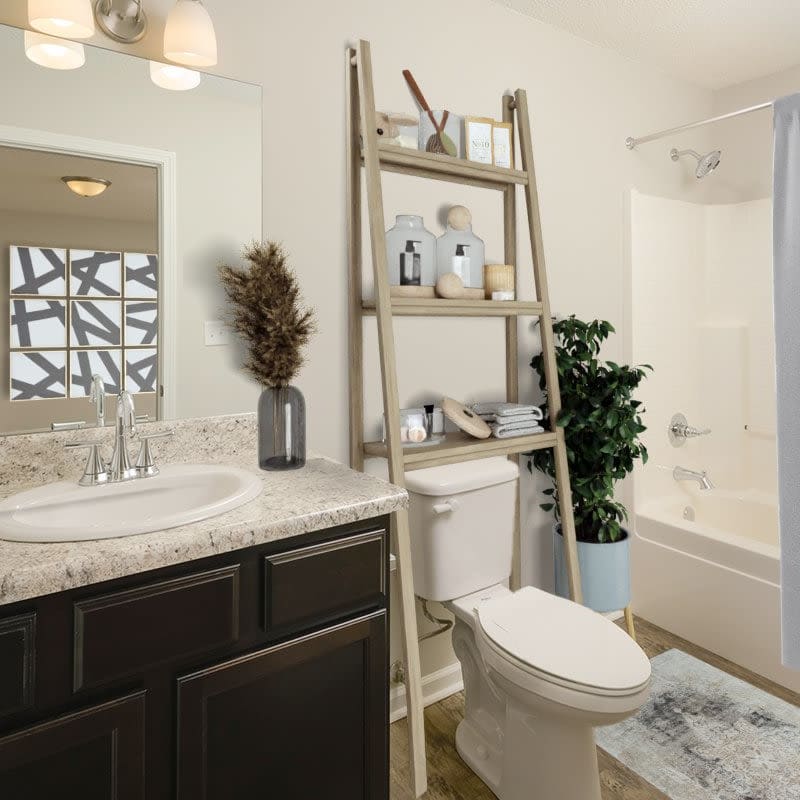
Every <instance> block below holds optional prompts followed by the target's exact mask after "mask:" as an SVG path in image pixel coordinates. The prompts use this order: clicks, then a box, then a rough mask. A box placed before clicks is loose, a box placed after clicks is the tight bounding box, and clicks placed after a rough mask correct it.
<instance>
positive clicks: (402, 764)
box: [391, 618, 800, 800]
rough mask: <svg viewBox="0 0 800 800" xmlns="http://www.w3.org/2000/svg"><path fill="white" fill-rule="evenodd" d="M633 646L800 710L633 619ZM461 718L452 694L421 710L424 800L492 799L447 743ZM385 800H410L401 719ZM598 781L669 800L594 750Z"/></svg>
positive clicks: (623, 797)
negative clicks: (705, 666)
mask: <svg viewBox="0 0 800 800" xmlns="http://www.w3.org/2000/svg"><path fill="white" fill-rule="evenodd" d="M636 632H637V636H638V640H639V644H640V645H641V646H642V648H643V649H644V651H645V652H646V653H647V655H648V656H649V657H650V658H652V657H653V656H656V655H658V654H659V653H663V652H664V651H665V650H669V649H670V648H673V647H674V648H677V649H679V650H683V651H684V652H685V653H689V654H690V655H693V656H695V657H696V658H699V659H702V660H703V661H706V662H708V663H709V664H712V665H713V666H715V667H718V668H719V669H721V670H724V671H725V672H729V673H730V674H731V675H735V676H736V677H738V678H742V679H743V680H745V681H747V682H748V683H752V684H753V685H754V686H758V687H759V688H761V689H764V690H765V691H767V692H770V693H771V694H774V695H776V696H777V697H780V698H782V699H783V700H787V701H788V702H790V703H794V704H795V705H797V706H800V695H798V694H797V693H796V692H792V691H790V690H789V689H785V688H783V687H782V686H778V685H777V684H775V683H772V682H771V681H768V680H767V679H766V678H762V677H761V676H760V675H756V674H755V673H753V672H750V671H749V670H746V669H744V668H743V667H740V666H738V665H737V664H734V663H732V662H730V661H727V660H726V659H724V658H721V657H720V656H717V655H715V654H714V653H711V652H709V651H708V650H704V649H703V648H702V647H698V646H697V645H694V644H691V643H690V642H687V641H686V640H684V639H681V638H680V637H678V636H675V635H674V634H671V633H669V632H668V631H665V630H663V629H662V628H659V627H657V626H655V625H652V624H651V623H649V622H646V621H645V620H642V619H638V618H637V620H636ZM462 716H463V696H462V695H461V694H456V695H453V696H452V697H448V698H446V699H445V700H442V701H441V702H440V703H436V704H435V705H432V706H430V707H429V708H427V709H426V710H425V730H426V734H427V743H428V791H427V793H426V794H425V800H494V798H495V796H494V794H493V793H492V792H491V791H489V789H488V788H487V787H486V785H485V784H484V783H483V782H482V781H481V780H480V778H478V777H477V775H475V774H474V773H473V772H472V771H471V770H470V769H469V768H468V767H467V766H466V765H465V764H464V763H463V762H462V761H461V758H460V757H459V755H458V753H456V750H455V746H454V744H453V742H454V737H455V730H456V726H457V725H458V723H459V722H460V721H461V719H462ZM391 750H392V763H391V798H392V800H414V794H413V792H412V791H411V790H410V789H409V787H408V779H407V772H408V767H407V764H408V739H407V736H406V727H405V720H400V721H399V722H395V723H394V724H393V725H392V728H391ZM597 752H598V761H599V765H600V782H601V785H602V788H603V800H670V798H668V797H667V796H666V795H664V794H663V793H662V792H660V791H658V789H656V788H655V787H653V786H652V785H651V784H649V783H648V782H647V781H645V780H644V779H643V778H640V777H639V776H638V775H637V774H636V773H635V772H633V771H631V770H630V769H628V768H627V767H626V766H625V765H624V764H621V763H620V762H619V761H617V760H616V759H615V758H612V757H611V756H610V755H608V754H607V753H605V752H604V751H603V750H600V749H599V748H598V751H597Z"/></svg>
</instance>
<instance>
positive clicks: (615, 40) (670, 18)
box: [494, 0, 800, 89]
mask: <svg viewBox="0 0 800 800" xmlns="http://www.w3.org/2000/svg"><path fill="white" fill-rule="evenodd" d="M494 2H496V3H499V4H500V5H503V6H506V7H508V8H511V9H514V10H515V11H518V12H520V13H522V14H527V15H529V16H531V17H535V18H536V19H539V20H542V21H543V22H547V23H550V24H551V25H554V26H555V27H557V28H561V29H563V30H565V31H568V32H569V33H572V34H574V35H575V36H579V37H580V38H582V39H585V40H587V41H590V42H593V43H595V44H598V45H600V46H602V47H607V48H609V49H612V50H616V51H617V52H619V53H622V54H623V55H625V56H628V57H630V58H632V59H635V60H637V61H641V62H645V63H648V64H652V65H653V66H656V67H659V68H660V69H662V70H664V71H665V72H667V73H668V74H670V75H674V76H675V77H678V78H682V79H684V80H687V81H690V82H691V83H695V84H697V85H699V86H704V87H706V88H708V89H722V88H724V87H726V86H731V85H733V84H737V83H743V82H744V81H749V80H752V79H753V78H760V77H763V76H764V75H770V74H772V73H774V72H780V71H782V70H785V69H787V68H789V67H792V66H795V65H797V64H800V46H798V44H799V43H800V2H798V0H494Z"/></svg>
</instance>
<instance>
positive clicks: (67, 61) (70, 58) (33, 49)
mask: <svg viewBox="0 0 800 800" xmlns="http://www.w3.org/2000/svg"><path fill="white" fill-rule="evenodd" d="M25 55H26V56H27V57H28V58H29V59H30V60H31V61H33V63H34V64H38V65H39V66H40V67H49V68H50V69H78V67H82V66H83V65H84V64H85V63H86V54H85V53H84V50H83V45H82V44H78V42H70V41H68V40H66V39H57V38H55V37H54V36H45V35H44V34H43V33H34V32H33V31H25Z"/></svg>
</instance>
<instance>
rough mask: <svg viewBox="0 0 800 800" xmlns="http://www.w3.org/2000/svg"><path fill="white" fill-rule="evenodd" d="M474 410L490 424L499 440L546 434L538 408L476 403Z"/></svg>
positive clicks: (519, 404)
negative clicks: (531, 434) (532, 434)
mask: <svg viewBox="0 0 800 800" xmlns="http://www.w3.org/2000/svg"><path fill="white" fill-rule="evenodd" d="M472 410H473V411H474V412H475V413H476V414H477V415H478V416H479V417H480V418H481V419H482V420H484V421H485V422H487V423H488V424H489V427H490V428H491V429H492V435H493V436H494V437H496V438H497V439H510V438H511V437H512V436H527V435H528V434H530V433H544V428H543V427H542V426H541V425H540V424H539V423H540V422H541V420H542V412H541V409H540V408H539V407H538V406H529V405H523V404H522V403H475V404H474V405H473V406H472Z"/></svg>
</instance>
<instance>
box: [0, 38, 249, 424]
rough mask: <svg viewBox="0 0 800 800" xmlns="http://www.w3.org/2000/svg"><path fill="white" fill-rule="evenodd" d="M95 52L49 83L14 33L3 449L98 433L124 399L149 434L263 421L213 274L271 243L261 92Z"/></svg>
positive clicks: (5, 56)
mask: <svg viewBox="0 0 800 800" xmlns="http://www.w3.org/2000/svg"><path fill="white" fill-rule="evenodd" d="M83 47H84V58H85V61H84V63H83V65H82V66H80V67H79V68H75V69H69V70H57V69H51V68H46V67H43V66H40V65H39V64H36V63H33V62H32V61H31V60H30V59H29V58H28V57H26V42H25V37H24V32H23V31H21V30H18V29H15V28H10V27H7V26H0V87H2V90H1V92H0V94H1V96H2V97H3V103H2V105H1V106H0V433H3V434H7V433H20V432H31V431H42V430H51V429H52V428H53V427H55V428H61V427H64V426H72V425H76V426H78V425H80V424H81V423H83V425H84V426H85V427H91V426H93V425H95V424H97V422H98V417H97V405H96V404H93V403H92V402H91V399H92V395H93V394H94V395H96V394H98V393H99V392H100V390H101V389H102V393H103V394H104V395H105V397H106V399H107V402H106V408H105V422H106V424H111V422H113V419H114V411H115V398H116V395H117V394H118V393H119V392H120V391H122V390H128V391H130V392H131V393H132V394H133V396H134V400H135V403H136V411H137V414H138V415H141V416H142V417H144V416H145V415H146V417H147V418H148V419H151V420H153V419H169V418H175V417H192V416H205V415H210V414H220V413H234V412H238V411H245V410H247V411H249V410H252V409H253V408H254V407H255V399H256V396H257V387H255V386H253V385H252V384H251V383H250V382H249V381H248V380H247V379H246V378H245V377H244V376H243V375H242V373H241V371H240V370H239V366H238V354H237V352H236V351H235V348H232V347H229V346H218V345H216V344H215V341H216V338H215V337H212V338H211V339H208V338H207V333H208V331H209V330H211V329H213V328H214V326H215V324H216V323H217V321H218V320H219V319H220V318H221V314H222V311H223V308H224V298H223V295H222V293H221V291H220V289H219V284H218V281H217V271H216V270H217V265H218V264H219V263H220V261H222V260H231V259H233V260H235V259H238V258H239V254H240V250H241V247H242V245H243V244H245V243H247V242H249V241H251V240H253V239H255V238H260V237H261V225H262V186H261V181H262V178H261V175H262V169H261V146H262V136H261V120H262V107H261V104H262V99H261V88H260V87H258V86H253V85H250V84H244V83H240V82H238V81H232V80H228V79H225V78H220V77H217V76H212V75H201V76H199V78H200V81H199V84H198V85H196V86H194V87H193V88H191V89H189V90H184V91H172V90H168V89H164V88H162V87H161V86H158V85H156V84H155V83H154V81H153V80H152V79H151V65H150V62H148V61H146V60H143V59H139V58H136V57H133V56H129V55H127V54H121V53H118V52H113V51H108V50H104V49H101V48H96V47H90V46H86V45H83ZM209 323H211V324H210V325H209Z"/></svg>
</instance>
